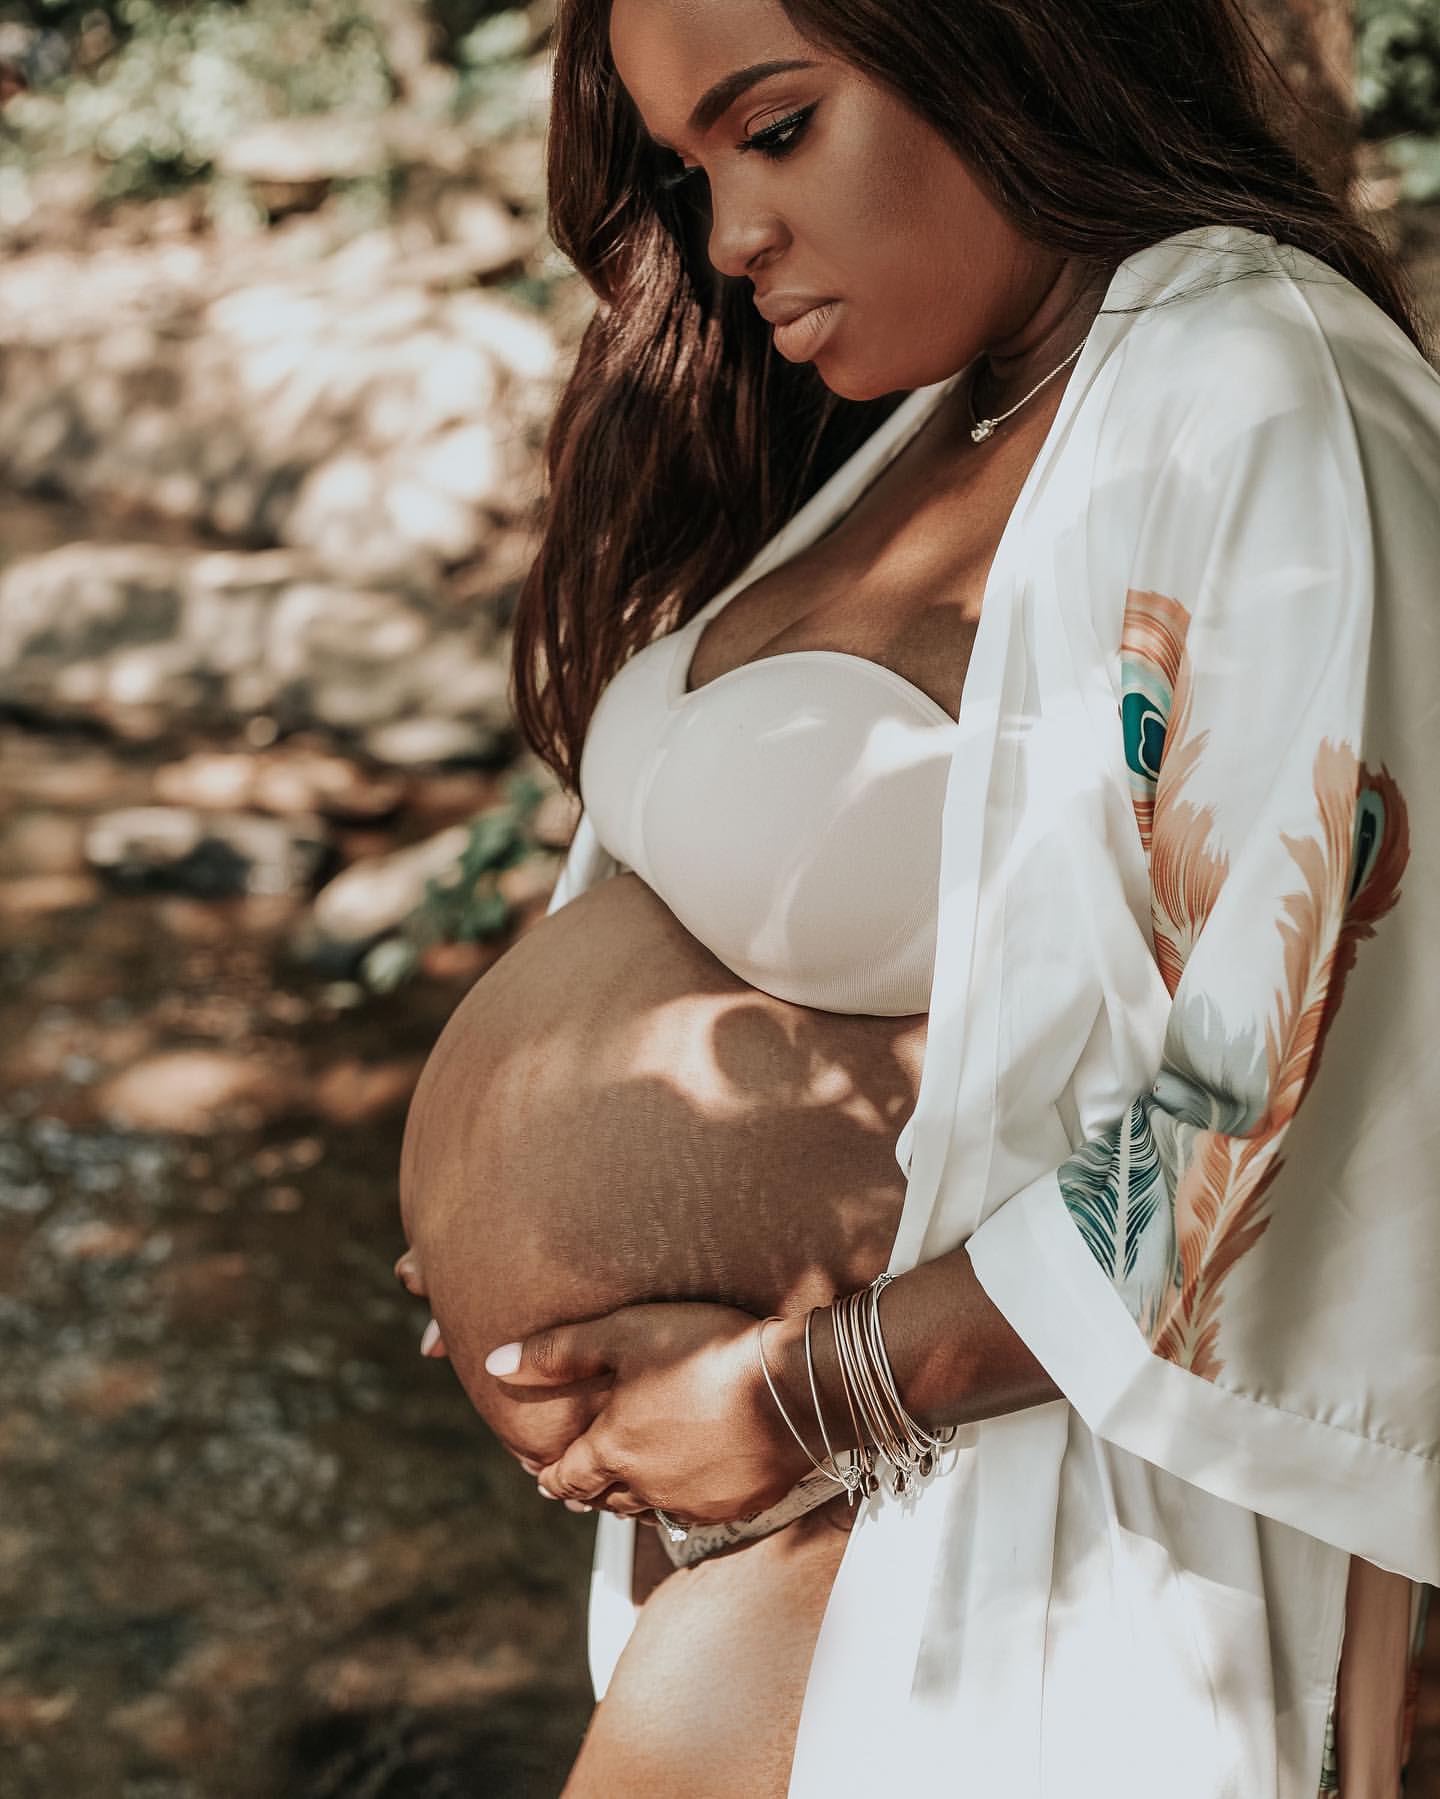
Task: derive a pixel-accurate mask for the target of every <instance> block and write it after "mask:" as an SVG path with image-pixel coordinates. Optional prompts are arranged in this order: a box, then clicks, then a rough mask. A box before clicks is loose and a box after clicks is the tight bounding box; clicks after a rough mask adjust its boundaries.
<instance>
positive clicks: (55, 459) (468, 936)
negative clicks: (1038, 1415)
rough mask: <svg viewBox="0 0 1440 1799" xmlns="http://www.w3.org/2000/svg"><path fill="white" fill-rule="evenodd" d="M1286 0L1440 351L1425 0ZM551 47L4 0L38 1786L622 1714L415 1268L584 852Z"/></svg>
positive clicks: (4, 977)
mask: <svg viewBox="0 0 1440 1799" xmlns="http://www.w3.org/2000/svg"><path fill="white" fill-rule="evenodd" d="M1255 13H1256V20H1257V25H1258V27H1259V29H1260V30H1261V33H1262V35H1263V36H1264V38H1265V41H1266V43H1267V46H1268V47H1269V49H1270V51H1271V53H1272V54H1273V55H1274V57H1275V59H1276V61H1277V63H1278V64H1279V65H1280V66H1282V67H1283V68H1284V69H1285V71H1286V73H1287V76H1288V77H1289V78H1290V80H1291V81H1292V83H1293V84H1294V86H1295V87H1296V89H1297V91H1299V92H1301V93H1302V94H1303V95H1304V96H1305V98H1306V105H1307V107H1308V109H1309V116H1310V128H1311V129H1313V131H1314V133H1315V142H1316V144H1317V145H1319V146H1320V147H1321V149H1322V151H1323V154H1324V155H1325V156H1326V158H1328V159H1329V166H1330V167H1331V169H1332V172H1333V173H1334V174H1335V176H1336V179H1340V180H1345V181H1353V182H1354V183H1355V184H1356V191H1357V192H1358V194H1359V196H1360V198H1361V199H1362V201H1363V203H1364V204H1365V205H1366V207H1367V208H1368V209H1370V210H1371V211H1372V213H1373V214H1374V215H1375V217H1376V218H1377V220H1378V221H1379V223H1380V225H1381V227H1382V229H1383V230H1384V231H1385V232H1386V234H1387V235H1388V236H1389V237H1390V239H1391V241H1393V242H1394V243H1395V244H1396V245H1397V246H1398V247H1400V248H1401V249H1402V250H1403V252H1404V253H1405V255H1406V257H1407V259H1408V260H1409V261H1410V264H1411V266H1412V268H1413V269H1414V271H1415V274H1416V278H1417V281H1418V282H1419V284H1420V287H1421V291H1422V296H1423V298H1424V300H1425V301H1426V303H1427V305H1428V306H1429V308H1430V311H1431V316H1432V319H1434V321H1435V323H1436V324H1437V325H1440V0H1360V3H1359V4H1358V6H1357V7H1356V8H1355V9H1354V11H1353V12H1352V10H1351V9H1350V7H1349V6H1348V5H1347V4H1342V3H1339V0H1255ZM551 27H552V19H551V11H550V5H549V3H548V0H536V3H535V4H532V5H528V6H508V7H505V6H501V7H497V6H494V5H487V4H485V3H484V0H432V3H429V4H425V3H422V0H370V3H362V0H317V3H315V4H303V3H301V0H253V3H250V4H244V3H240V0H116V3H111V4H103V5H89V4H85V3H83V0H42V3H41V4H36V5H27V6H20V5H15V4H11V3H9V0H0V1470H3V1495H4V1500H3V1505H0V1793H3V1794H4V1795H5V1799H201V1796H203V1799H277V1796H279V1795H284V1796H285V1799H330V1796H335V1799H340V1796H342V1795H343V1796H346V1799H402V1796H404V1799H449V1796H450V1795H461V1794H464V1795H467V1796H478V1795H485V1796H487V1799H511V1796H514V1799H519V1796H522V1795H523V1796H527V1799H528V1796H530V1795H535V1796H537V1799H538V1796H543V1795H550V1794H554V1793H556V1792H558V1790H559V1787H560V1784H561V1781H562V1779H563V1775H564V1771H565V1769H566V1768H567V1767H568V1765H569V1762H570V1759H571V1757H572V1756H573V1753H574V1750H575V1746H576V1744H577V1743H578V1740H579V1737H580V1734H581V1732H582V1730H583V1728H584V1724H585V1721H586V1718H587V1716H588V1711H589V1699H588V1685H587V1681H586V1675H585V1669H584V1648H583V1611H584V1598H585V1573H586V1569H587V1567H588V1559H589V1548H590V1537H591V1530H590V1527H589V1525H588V1523H586V1522H583V1521H581V1520H579V1519H576V1518H574V1517H571V1516H570V1515H569V1514H568V1513H564V1512H563V1511H561V1508H558V1507H546V1506H544V1505H543V1504H541V1503H540V1502H539V1501H538V1500H537V1499H536V1498H535V1495H534V1490H533V1485H532V1483H531V1482H530V1481H529V1479H528V1478H527V1477H525V1476H524V1475H523V1474H522V1473H521V1472H520V1471H519V1470H518V1469H517V1468H516V1467H515V1466H514V1465H513V1464H512V1463H511V1462H510V1460H509V1458H508V1457H506V1456H505V1455H504V1454H503V1453H502V1452H500V1451H499V1450H498V1449H497V1448H496V1447H495V1446H494V1445H493V1444H492V1442H491V1441H490V1439H489V1437H488V1435H487V1434H486V1433H485V1432H484V1430H483V1429H482V1428H481V1427H480V1426H479V1424H478V1423H477V1421H476V1420H475V1419H474V1418H473V1416H472V1414H471V1413H470V1411H469V1409H468V1407H467V1405H466V1404H465V1402H464V1400H463V1397H462V1395H461V1394H460V1393H459V1390H458V1388H457V1387H456V1385H455V1382H454V1380H453V1377H452V1376H451V1375H450V1373H449V1370H448V1368H447V1367H446V1366H445V1365H444V1364H443V1363H434V1362H427V1361H422V1360H421V1358H420V1357H419V1356H418V1354H417V1353H416V1346H417V1342H418V1337H419V1334H420V1330H421V1328H422V1326H423V1324H424V1322H425V1317H424V1314H423V1312H422V1311H421V1310H420V1309H419V1307H418V1306H417V1304H416V1302H414V1301H413V1300H410V1299H409V1298H408V1297H407V1296H405V1295H404V1294H403V1293H401V1292H400V1290H399V1289H398V1287H397V1286H396V1285H395V1283H394V1281H393V1278H392V1276H391V1273H390V1265H391V1263H392V1261H393V1260H394V1257H395V1256H396V1254H397V1253H398V1251H399V1249H400V1247H401V1243H400V1237H399V1228H398V1222H397V1218H396V1211H395V1169H396V1163H397V1158H398V1148H399V1136H400V1128H401V1123H402V1120H403V1115H404V1108H405V1105H406V1102H407V1100H408V1098H409V1094H410V1092H411V1089H412V1087H413V1083H414V1080H415V1077H416V1074H417V1072H418V1069H419V1067H420V1065H421V1062H422V1061H423V1059H424V1056H425V1054H426V1052H427V1050H428V1048H429V1046H430V1044H431V1043H432V1042H433V1041H434V1039H435V1037H436V1035H437V1034H438V1032H439V1030H440V1028H441V1026H442V1024H443V1022H444V1020H445V1019H446V1017H448V1015H449V1013H450V1012H451V1010H452V1009H453V1007H454V1005H455V1004H456V1002H457V1001H458V999H459V998H460V996H461V995H462V993H463V992H464V991H465V989H466V987H467V986H468V985H469V984H470V983H471V982H472V981H473V980H474V979H475V978H476V977H477V976H478V975H479V974H480V973H482V972H483V971H484V969H485V968H486V967H487V966H488V965H489V963H490V962H491V961H493V959H494V958H495V957H496V956H497V955H498V954H499V953H501V952H502V951H503V949H504V948H505V946H506V945H507V944H508V943H509V942H511V941H513V936H514V933H515V932H516V931H519V930H523V929H524V928H525V926H526V925H527V924H528V923H530V922H531V921H533V920H534V919H535V918H536V917H538V916H539V915H540V914H541V913H542V912H543V910H544V906H545V902H546V899H547V897H548V894H549V892H550V888H551V885H552V884H553V880H554V877H555V873H556V870H557V867H558V863H559V859H560V854H561V851H562V850H563V846H564V844H565V843H566V841H567V840H568V835H569V831H570V829H571V826H572V824H573V809H572V807H571V806H570V805H569V804H568V803H567V802H566V801H565V800H564V798H563V796H561V795H560V794H559V793H558V792H557V791H556V790H555V788H554V785H553V783H552V782H550V780H549V779H548V777H547V776H546V775H545V774H544V772H543V771H542V770H541V768H540V767H539V766H538V764H536V762H535V760H534V758H533V757H531V756H529V755H528V753H526V752H525V751H524V750H523V749H522V747H521V746H520V745H519V743H518V742H517V740H516V736H515V733H514V730H513V727H512V723H511V720H510V717H509V713H508V709H507V704H506V670H507V657H508V630H509V624H510V618H511V612H512V608H513V602H514V595H515V592H516V588H517V584H518V582H519V580H520V578H521V576H522V574H523V571H524V569H525V567H526V563H527V557H528V555H529V553H530V546H531V545H532V543H533V532H534V528H535V523H536V518H537V506H538V499H539V474H538V449H539V445H540V442H541V438H542V434H543V432H544V429H545V424H546V421H547V419H548V417H549V415H550V411H551V409H552V407H553V404H554V399H555V395H556V393H557V391H558V384H559V383H560V382H561V381H562V380H563V377H564V373H565V369H566V367H567V365H568V361H569V358H570V356H571V354H572V353H573V348H574V345H575V342H576V340H577V337H578V334H579V332H580V330H581V329H582V328H583V325H584V322H585V319H586V317H587V316H588V308H589V299H588V296H587V295H586V294H585V293H584V292H583V290H581V289H580V288H579V287H578V285H577V284H576V282H575V281H574V279H573V277H571V276H569V275H568V274H567V270H566V268H565V267H564V265H563V264H562V263H561V261H560V259H559V258H558V257H557V255H556V253H555V251H554V249H553V247H552V246H551V245H550V244H549V243H548V241H547V238H546V235H545V230H544V221H543V215H542V205H541V165H542V140H543V131H544V121H545V111H546V104H547V60H546V59H547V54H548V46H549V43H550V34H551ZM556 1512H559V1513H560V1515H559V1516H558V1517H557V1516H555V1515H554V1514H555V1513H556ZM1436 1609H1437V1611H1440V1608H1436ZM1433 1691H1434V1683H1433V1682H1432V1685H1431V1687H1430V1688H1429V1689H1427V1692H1426V1694H1425V1695H1424V1696H1423V1698H1422V1707H1421V1712H1422V1715H1421V1736H1420V1747H1419V1750H1418V1751H1417V1759H1416V1764H1415V1774H1414V1779H1413V1781H1412V1794H1413V1799H1436V1796H1437V1795H1440V1739H1437V1730H1436V1726H1437V1722H1440V1719H1437V1711H1436V1706H1435V1702H1434V1698H1433Z"/></svg>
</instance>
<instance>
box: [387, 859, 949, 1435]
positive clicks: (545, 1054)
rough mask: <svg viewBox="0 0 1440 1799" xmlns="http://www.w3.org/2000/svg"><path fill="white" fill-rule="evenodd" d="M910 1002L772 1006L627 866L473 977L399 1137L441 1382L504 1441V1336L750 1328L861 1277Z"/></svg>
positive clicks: (913, 1073)
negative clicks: (583, 1322) (736, 1321)
mask: <svg viewBox="0 0 1440 1799" xmlns="http://www.w3.org/2000/svg"><path fill="white" fill-rule="evenodd" d="M925 1024H926V1020H925V1017H924V1015H923V1014H919V1015H912V1016H910V1017H904V1018H880V1017H871V1016H859V1015H849V1014H840V1013H831V1012H823V1011H817V1010H813V1009H811V1008H809V1007H805V1006H797V1005H793V1004H790V1003H788V1002H787V1001H784V1000H778V999H773V998H771V997H770V996H769V995H768V994H764V993H760V992H757V991H756V989H754V988H753V987H749V986H747V985H746V984H745V983H744V982H742V981H740V980H739V979H737V977H736V976H734V975H732V974H731V973H730V972H729V970H728V969H726V968H725V967H724V965H723V964H721V963H720V962H718V961H717V960H716V958H715V957H714V956H712V955H711V954H710V952H709V951H708V950H706V949H705V948H704V947H703V946H702V945H701V944H699V943H698V942H697V941H696V940H695V939H694V938H693V937H691V936H690V935H689V933H688V932H686V931H685V930H684V929H683V928H682V927H681V925H680V924H679V923H678V922H677V921H676V919H675V918H674V916H673V915H672V913H671V912H670V911H669V909H668V908H667V907H666V906H665V905H664V904H663V903H662V902H661V901H660V900H659V899H658V898H657V897H656V896H655V894H654V893H653V892H652V891H651V890H650V889H649V888H648V887H647V886H646V885H645V884H644V882H643V881H641V880H640V879H639V877H638V876H636V875H633V874H623V875H618V876H616V877H615V878H613V879H611V880H608V881H605V882H603V883H601V885H600V886H598V887H596V888H593V889H591V890H590V891H589V892H588V893H586V894H583V895H581V896H580V897H579V898H578V899H576V900H574V901H572V902H571V903H570V904H569V905H567V906H565V907H563V908H562V909H561V910H560V911H558V912H556V913H553V914H552V915H551V916H550V917H548V918H546V919H543V920H542V921H541V922H540V923H539V924H537V925H535V926H534V927H533V928H532V929H531V930H530V931H528V932H527V933H526V935H525V936H524V937H523V938H521V939H520V941H519V942H518V943H516V944H515V946H514V947H513V948H512V949H510V950H509V951H508V952H507V953H506V954H505V955H504V956H503V957H502V958H501V959H500V960H499V961H498V962H497V963H496V964H495V965H494V967H493V968H492V969H490V970H489V971H488V972H487V973H486V974H485V975H484V976H483V977H482V978H481V979H480V980H479V981H478V982H477V983H476V984H475V986H474V987H473V988H472V989H471V991H470V993H469V994H468V995H467V996H466V998H465V999H464V1000H463V1001H462V1002H461V1004H460V1006H459V1007H458V1008H457V1009H456V1011H455V1013H454V1015H453V1016H452V1017H451V1019H450V1021H449V1023H448V1024H447V1025H446V1028H445V1030H444V1032H443V1033H442V1034H441V1036H440V1038H439V1040H438V1042H437V1043H436V1045H435V1049H434V1051H433V1052H432V1054H431V1057H430V1060H429V1062H428V1063H427V1065H426V1068H425V1071H424V1073H423V1075H422V1077H421V1081H420V1085H419V1087H418V1089H417V1091H416V1095H415V1099H414V1102H413V1104H412V1106H411V1110H410V1116H409V1119H408V1121H407V1124H406V1133H405V1144H404V1150H403V1153H402V1165H401V1185H402V1202H403V1204H404V1207H405V1211H406V1217H407V1223H408V1226H409V1230H410V1234H411V1239H412V1242H413V1243H414V1245H415V1248H416V1251H417V1253H418V1255H419V1257H420V1260H421V1265H422V1267H423V1270H424V1276H425V1281H426V1285H427V1288H428V1292H429V1296H430V1300H431V1305H432V1308H433V1310H434V1312H435V1316H436V1317H437V1319H439V1321H440V1325H441V1328H442V1331H443V1333H444V1336H445V1341H446V1344H447V1346H448V1348H449V1351H450V1355H451V1359H452V1361H453V1362H454V1364H455V1368H456V1372H457V1373H458V1374H459V1376H460V1378H461V1380H462V1381H463V1382H464V1384H465V1386H466V1388H467V1390H468V1391H469V1393H470V1395H471V1397H472V1399H473V1400H474V1401H475V1403H476V1405H477V1407H478V1408H479V1410H480V1411H481V1413H482V1414H483V1415H484V1416H485V1417H486V1419H487V1420H488V1421H489V1422H490V1423H491V1425H492V1426H493V1427H494V1428H495V1429H496V1430H497V1431H498V1432H499V1433H500V1435H501V1436H502V1437H503V1438H505V1440H506V1441H507V1442H510V1443H511V1444H512V1446H516V1447H524V1446H525V1444H526V1441H527V1437H528V1436H529V1435H530V1433H528V1432H527V1431H526V1428H525V1420H524V1411H525V1408H524V1406H523V1405H517V1404H516V1402H514V1401H511V1400H507V1399H505V1398H504V1397H503V1396H502V1395H501V1392H500V1390H499V1388H498V1387H497V1386H496V1384H495V1382H494V1381H492V1380H491V1379H490V1378H489V1377H488V1376H486V1375H485V1374H484V1372H483V1369H482V1368H481V1366H480V1364H481V1363H482V1362H483V1360H484V1356H485V1354H486V1352H487V1351H488V1350H489V1349H491V1348H493V1347H494V1346H495V1345H496V1344H497V1343H502V1342H505V1341H507V1340H509V1339H511V1338H515V1337H523V1336H528V1335H530V1334H531V1333H533V1332H534V1331H536V1330H537V1329H539V1328H541V1327H543V1326H546V1325H549V1324H554V1323H559V1322H563V1321H567V1320H572V1319H579V1318H588V1317H594V1316H596V1315H598V1314H600V1313H603V1312H607V1311H611V1310H613V1309H614V1308H615V1307H617V1306H620V1305H625V1304H628V1303H631V1302H635V1301H642V1300H652V1299H689V1298H693V1299H708V1300H717V1301H720V1302H723V1303H726V1304H731V1305H738V1306H742V1307H744V1308H746V1309H747V1310H749V1311H753V1312H756V1313H760V1314H764V1313H769V1312H780V1311H790V1310H795V1309H799V1308H802V1307H805V1306H809V1305H815V1304H823V1303H825V1302H826V1301H828V1300H829V1299H831V1298H833V1297H834V1295H835V1294H836V1293H837V1292H841V1291H845V1290H848V1289H850V1288H853V1287H856V1286H859V1285H861V1284H863V1283H864V1282H865V1281H867V1280H870V1279H872V1278H873V1277H874V1275H875V1274H877V1273H878V1272H879V1271H880V1269H881V1268H883V1267H884V1266H885V1263H886V1261H887V1259H888V1256H889V1251H890V1245H891V1242H892V1240H893V1237H894V1233H895V1227H896V1225H897V1223H898V1221H899V1215H900V1208H901V1204H902V1201H903V1199H904V1191H905V1182H904V1177H903V1176H902V1174H901V1172H900V1169H899V1167H898V1165H897V1163H896V1161H895V1153H894V1149H895V1139H896V1137H897V1135H898V1133H899V1131H900V1128H901V1126H902V1125H903V1123H904V1121H905V1119H906V1118H907V1117H908V1116H909V1114H910V1112H911V1110H912V1109H913V1107H914V1104H915V1096H916V1092H917V1090H918V1085H919V1078H920V1062H921V1056H922V1053H923V1050H924V1041H925Z"/></svg>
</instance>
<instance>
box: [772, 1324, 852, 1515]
mask: <svg viewBox="0 0 1440 1799" xmlns="http://www.w3.org/2000/svg"><path fill="white" fill-rule="evenodd" d="M783 1322H784V1321H783V1319H781V1318H780V1317H778V1316H777V1315H773V1314H772V1315H771V1316H770V1317H769V1318H762V1319H761V1320H760V1323H759V1326H758V1328H757V1329H756V1332H755V1346H756V1348H757V1349H758V1350H759V1351H760V1372H761V1373H762V1374H763V1375H764V1376H765V1385H766V1386H767V1387H768V1388H769V1389H770V1397H771V1398H772V1399H773V1400H774V1401H775V1409H776V1410H777V1411H778V1412H779V1414H780V1416H781V1417H782V1418H783V1419H784V1420H785V1427H786V1429H787V1430H788V1431H789V1432H790V1435H791V1436H792V1437H794V1439H795V1441H796V1442H797V1443H798V1444H799V1445H800V1447H801V1448H802V1449H803V1450H804V1451H805V1459H806V1461H807V1462H809V1464H810V1466H811V1467H812V1468H814V1469H815V1471H816V1473H817V1474H823V1475H824V1476H825V1478H826V1479H827V1480H833V1481H834V1482H835V1484H836V1486H837V1487H845V1486H848V1485H849V1482H848V1481H847V1480H846V1478H845V1476H844V1475H843V1474H833V1473H832V1472H831V1471H830V1469H828V1468H827V1467H826V1466H825V1464H824V1463H823V1462H817V1461H816V1460H815V1457H814V1456H813V1455H811V1453H810V1445H809V1444H808V1443H807V1442H806V1441H805V1439H804V1437H802V1436H801V1435H800V1433H799V1431H798V1430H796V1428H795V1424H794V1421H793V1419H792V1418H791V1416H790V1414H789V1412H787V1411H786V1410H785V1402H784V1400H783V1399H781V1397H780V1393H779V1390H778V1389H777V1387H776V1385H775V1382H774V1380H773V1379H772V1378H771V1375H770V1365H769V1363H768V1362H767V1361H766V1360H765V1326H766V1325H767V1324H781V1323H783Z"/></svg>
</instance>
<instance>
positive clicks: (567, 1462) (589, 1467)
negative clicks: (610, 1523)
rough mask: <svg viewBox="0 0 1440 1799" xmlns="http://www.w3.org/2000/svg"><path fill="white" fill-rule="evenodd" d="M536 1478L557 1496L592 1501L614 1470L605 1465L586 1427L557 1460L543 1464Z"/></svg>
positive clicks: (591, 1433) (605, 1486)
mask: <svg viewBox="0 0 1440 1799" xmlns="http://www.w3.org/2000/svg"><path fill="white" fill-rule="evenodd" d="M538 1478H539V1482H540V1485H541V1486H542V1487H543V1488H544V1489H545V1491H546V1492H547V1493H553V1494H554V1495H555V1497H556V1498H557V1499H581V1500H584V1501H585V1502H586V1503H587V1504H590V1505H593V1504H594V1503H595V1501H596V1499H597V1498H598V1497H599V1496H600V1495H601V1494H602V1493H604V1491H605V1490H606V1488H607V1487H609V1486H610V1485H611V1483H612V1482H613V1480H614V1479H615V1474H614V1471H613V1469H610V1468H608V1467H607V1466H606V1465H605V1458H604V1456H603V1455H602V1454H601V1452H600V1447H599V1445H598V1444H597V1443H596V1441H595V1437H594V1434H593V1432H590V1431H587V1432H586V1433H585V1435H584V1436H583V1437H577V1438H576V1439H575V1441H574V1442H573V1443H572V1444H571V1445H570V1447H569V1448H568V1449H567V1450H566V1451H565V1453H564V1455H562V1456H561V1457H560V1459H559V1461H558V1462H552V1463H551V1464H550V1466H549V1467H548V1468H543V1469H542V1470H541V1471H540V1475H539V1477H538Z"/></svg>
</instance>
